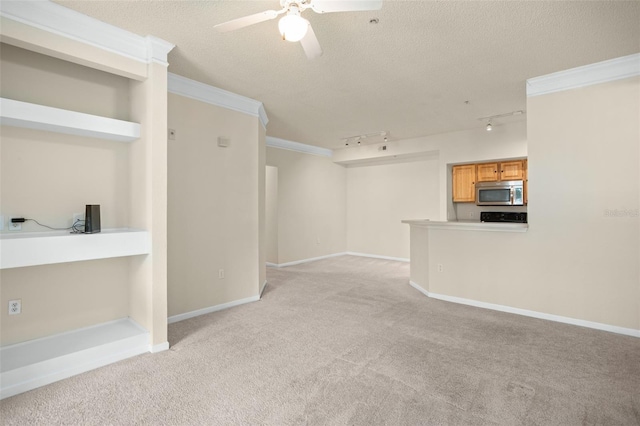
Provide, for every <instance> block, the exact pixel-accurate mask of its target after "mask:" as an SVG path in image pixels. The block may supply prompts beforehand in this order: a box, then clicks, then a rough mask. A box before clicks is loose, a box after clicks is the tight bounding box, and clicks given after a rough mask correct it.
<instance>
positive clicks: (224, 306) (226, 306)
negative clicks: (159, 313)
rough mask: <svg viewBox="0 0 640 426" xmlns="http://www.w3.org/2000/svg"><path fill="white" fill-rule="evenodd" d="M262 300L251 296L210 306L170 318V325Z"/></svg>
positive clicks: (257, 296)
mask: <svg viewBox="0 0 640 426" xmlns="http://www.w3.org/2000/svg"><path fill="white" fill-rule="evenodd" d="M258 300H260V296H259V295H256V296H251V297H247V298H244V299H239V300H234V301H232V302H227V303H222V304H220V305H215V306H210V307H208V308H203V309H198V310H196V311H191V312H185V313H184V314H178V315H173V316H170V317H169V321H168V322H169V324H173V323H174V322H178V321H184V320H186V319H189V318H194V317H198V316H200V315H206V314H210V313H212V312H218V311H222V310H223V309H229V308H233V307H234V306H239V305H244V304H245V303H251V302H257V301H258Z"/></svg>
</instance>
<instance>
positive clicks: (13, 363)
mask: <svg viewBox="0 0 640 426" xmlns="http://www.w3.org/2000/svg"><path fill="white" fill-rule="evenodd" d="M148 351H149V333H148V332H147V331H146V330H145V329H144V328H142V327H141V326H140V325H138V324H137V323H136V322H135V321H133V320H131V319H130V318H123V319H119V320H116V321H111V322H107V323H104V324H99V325H95V326H92V327H87V328H81V329H78V330H73V331H69V332H66V333H61V334H56V335H53V336H49V337H44V338H41V339H36V340H31V341H28V342H24V343H18V344H15V345H11V346H6V347H3V348H0V359H2V365H1V369H0V383H2V388H1V390H0V399H2V398H7V397H10V396H13V395H17V394H19V393H22V392H26V391H28V390H31V389H35V388H37V387H40V386H44V385H47V384H49V383H53V382H57V381H58V380H62V379H66V378H67V377H71V376H75V375H76V374H80V373H84V372H85V371H89V370H93V369H95V368H98V367H102V366H104V365H107V364H111V363H113V362H117V361H120V360H123V359H126V358H130V357H132V356H136V355H139V354H142V353H145V352H148Z"/></svg>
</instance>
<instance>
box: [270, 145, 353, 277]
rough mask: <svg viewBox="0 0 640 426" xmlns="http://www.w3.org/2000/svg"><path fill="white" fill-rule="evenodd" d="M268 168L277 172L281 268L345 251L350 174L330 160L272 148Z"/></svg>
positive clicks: (279, 257) (279, 258)
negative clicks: (347, 190) (347, 176)
mask: <svg viewBox="0 0 640 426" xmlns="http://www.w3.org/2000/svg"><path fill="white" fill-rule="evenodd" d="M267 164H268V165H269V166H273V167H277V168H278V216H279V219H278V262H277V263H280V264H282V263H287V262H292V261H296V260H302V259H309V258H313V257H319V256H325V255H329V254H334V253H342V252H344V251H346V246H347V244H346V216H347V212H346V170H345V168H344V167H343V166H340V165H337V164H334V163H333V162H332V161H331V159H330V158H327V157H321V156H317V155H310V154H303V153H299V152H294V151H288V150H283V149H278V148H270V147H268V148H267ZM274 263H275V262H274Z"/></svg>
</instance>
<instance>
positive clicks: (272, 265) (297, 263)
mask: <svg viewBox="0 0 640 426" xmlns="http://www.w3.org/2000/svg"><path fill="white" fill-rule="evenodd" d="M345 254H347V253H346V252H342V253H333V254H327V255H324V256H318V257H310V258H308V259H301V260H294V261H293V262H286V263H278V264H276V263H269V262H267V266H271V267H273V268H284V267H286V266H293V265H300V264H302V263H309V262H315V261H316V260H322V259H329V258H331V257H338V256H344V255H345Z"/></svg>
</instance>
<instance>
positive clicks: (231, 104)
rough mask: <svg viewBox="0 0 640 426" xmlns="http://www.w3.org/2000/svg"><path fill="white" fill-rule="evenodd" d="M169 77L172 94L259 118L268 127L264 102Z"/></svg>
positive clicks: (180, 78)
mask: <svg viewBox="0 0 640 426" xmlns="http://www.w3.org/2000/svg"><path fill="white" fill-rule="evenodd" d="M167 76H168V77H167V78H168V80H167V88H168V90H169V92H170V93H174V94H176V95H180V96H184V97H187V98H191V99H195V100H197V101H201V102H205V103H208V104H211V105H216V106H219V107H222V108H227V109H230V110H233V111H238V112H242V113H245V114H249V115H252V116H254V117H258V119H259V120H260V123H261V124H262V126H264V127H265V128H266V127H267V123H268V122H269V118H268V117H267V113H266V112H265V110H264V106H263V105H262V102H260V101H256V100H255V99H251V98H247V97H245V96H241V95H237V94H235V93H232V92H228V91H226V90H222V89H219V88H217V87H214V86H210V85H208V84H204V83H200V82H199V81H195V80H191V79H190V78H186V77H182V76H180V75H177V74H173V73H168V75H167Z"/></svg>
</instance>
